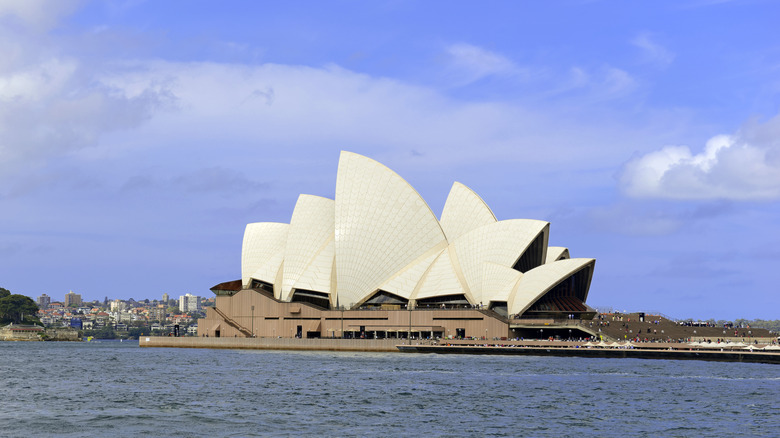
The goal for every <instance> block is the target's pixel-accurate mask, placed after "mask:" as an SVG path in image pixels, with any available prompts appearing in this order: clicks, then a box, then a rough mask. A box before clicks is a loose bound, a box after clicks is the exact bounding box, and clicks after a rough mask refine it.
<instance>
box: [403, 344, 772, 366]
mask: <svg viewBox="0 0 780 438" xmlns="http://www.w3.org/2000/svg"><path fill="white" fill-rule="evenodd" d="M397 348H398V349H399V350H400V351H402V352H404V353H436V354H483V355H484V354H487V355H513V356H567V357H595V358H634V359H667V360H707V361H719V362H753V363H771V364H780V353H765V352H751V351H706V350H668V349H667V350H662V349H650V348H572V347H561V348H555V347H550V348H544V347H498V346H486V347H481V346H465V345H448V346H444V345H399V346H397Z"/></svg>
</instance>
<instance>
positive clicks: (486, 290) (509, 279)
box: [475, 263, 523, 304]
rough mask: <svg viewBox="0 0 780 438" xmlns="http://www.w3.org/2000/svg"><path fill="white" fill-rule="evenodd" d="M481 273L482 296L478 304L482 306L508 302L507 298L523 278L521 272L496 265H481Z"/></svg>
mask: <svg viewBox="0 0 780 438" xmlns="http://www.w3.org/2000/svg"><path fill="white" fill-rule="evenodd" d="M482 271H483V272H482V292H483V295H482V296H481V297H480V298H479V302H480V303H483V304H488V303H490V302H491V301H501V302H507V301H509V296H510V295H511V294H512V292H513V291H514V290H515V287H516V286H517V283H518V282H519V281H520V279H521V278H522V277H523V273H522V272H520V271H516V270H514V269H512V268H508V267H506V266H503V265H499V264H496V263H483V264H482ZM475 299H476V297H475Z"/></svg>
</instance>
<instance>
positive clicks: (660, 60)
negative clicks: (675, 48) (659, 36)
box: [631, 33, 675, 67]
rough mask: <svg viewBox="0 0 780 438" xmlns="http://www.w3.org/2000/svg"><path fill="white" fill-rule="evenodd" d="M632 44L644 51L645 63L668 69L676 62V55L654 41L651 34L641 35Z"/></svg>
mask: <svg viewBox="0 0 780 438" xmlns="http://www.w3.org/2000/svg"><path fill="white" fill-rule="evenodd" d="M631 44H633V45H634V46H636V47H638V48H640V49H642V53H643V56H644V58H645V61H646V62H648V63H651V64H655V65H657V66H659V67H666V66H668V65H669V64H671V63H672V61H674V57H675V55H674V53H672V52H671V51H669V50H668V49H666V48H665V47H663V46H662V45H660V44H658V43H657V42H655V41H653V39H652V38H650V34H648V33H641V34H639V35H638V36H637V37H636V38H634V39H633V40H631Z"/></svg>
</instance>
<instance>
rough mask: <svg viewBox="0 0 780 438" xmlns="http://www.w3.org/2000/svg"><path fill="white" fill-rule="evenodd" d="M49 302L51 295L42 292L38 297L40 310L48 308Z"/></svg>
mask: <svg viewBox="0 0 780 438" xmlns="http://www.w3.org/2000/svg"><path fill="white" fill-rule="evenodd" d="M50 304H51V297H50V296H48V295H46V294H43V295H41V296H39V297H38V308H39V309H42V310H46V309H48V308H49V305H50Z"/></svg>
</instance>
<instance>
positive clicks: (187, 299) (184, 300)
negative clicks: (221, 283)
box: [179, 294, 200, 312]
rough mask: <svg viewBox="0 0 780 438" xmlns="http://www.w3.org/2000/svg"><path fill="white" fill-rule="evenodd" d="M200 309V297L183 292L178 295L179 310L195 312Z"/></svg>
mask: <svg viewBox="0 0 780 438" xmlns="http://www.w3.org/2000/svg"><path fill="white" fill-rule="evenodd" d="M197 310H200V297H199V296H197V295H191V294H185V295H181V296H179V311H180V312H195V311H197Z"/></svg>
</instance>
